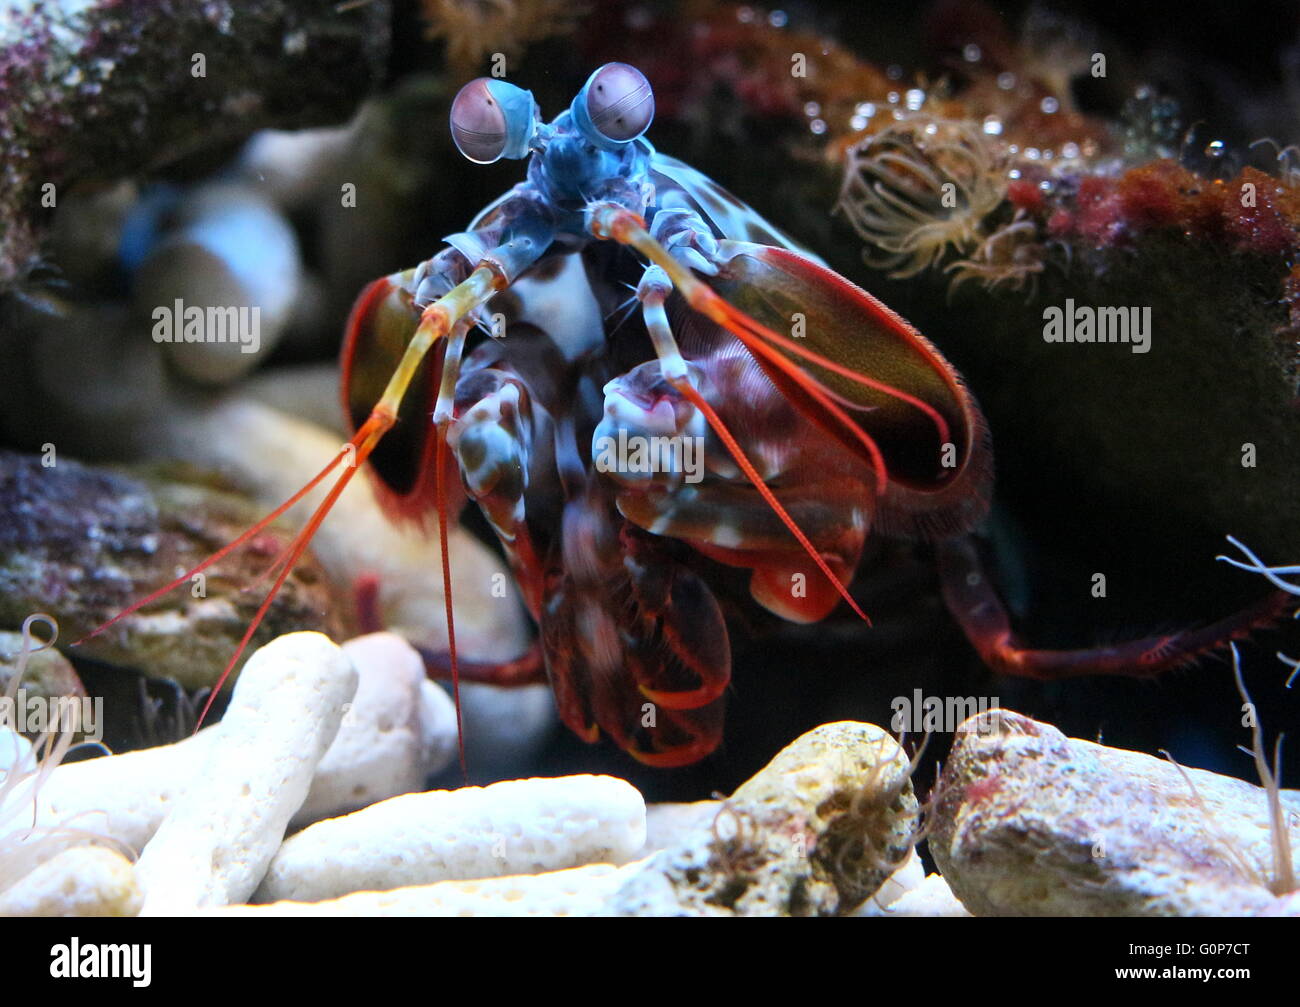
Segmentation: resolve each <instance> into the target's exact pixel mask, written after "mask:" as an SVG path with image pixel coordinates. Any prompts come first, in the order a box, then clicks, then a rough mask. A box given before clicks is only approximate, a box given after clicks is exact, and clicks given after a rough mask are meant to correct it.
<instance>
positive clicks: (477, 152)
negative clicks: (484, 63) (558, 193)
mask: <svg viewBox="0 0 1300 1007" xmlns="http://www.w3.org/2000/svg"><path fill="white" fill-rule="evenodd" d="M536 121H537V120H536V105H535V104H534V103H533V96H532V95H531V94H529V93H528V92H527V91H524V90H523V89H521V88H517V87H515V86H514V85H513V84H508V83H506V82H505V81H504V80H493V79H492V78H490V77H479V78H478V79H477V80H472V81H470V82H469V83H468V84H466V85H465V86H464V87H462V88H461V89H460V93H459V94H457V95H456V100H455V101H453V102H452V103H451V138H452V140H454V141H455V143H456V149H457V150H459V151H460V152H461V153H462V154H464V155H465V156H466V157H467V158H469V160H471V161H473V162H475V163H476V164H491V163H492V162H493V161H499V160H500V159H501V158H503V157H510V158H520V157H526V156H527V155H528V151H529V146H528V145H529V143H530V142H531V140H532V138H533V133H534V131H535V129H536Z"/></svg>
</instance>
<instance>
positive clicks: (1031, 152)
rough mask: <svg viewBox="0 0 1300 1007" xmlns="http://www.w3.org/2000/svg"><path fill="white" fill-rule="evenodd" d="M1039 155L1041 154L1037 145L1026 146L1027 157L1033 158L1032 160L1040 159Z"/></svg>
mask: <svg viewBox="0 0 1300 1007" xmlns="http://www.w3.org/2000/svg"><path fill="white" fill-rule="evenodd" d="M1038 156H1039V155H1038V148H1037V147H1026V148H1025V157H1027V158H1028V159H1029V160H1031V161H1037V160H1038Z"/></svg>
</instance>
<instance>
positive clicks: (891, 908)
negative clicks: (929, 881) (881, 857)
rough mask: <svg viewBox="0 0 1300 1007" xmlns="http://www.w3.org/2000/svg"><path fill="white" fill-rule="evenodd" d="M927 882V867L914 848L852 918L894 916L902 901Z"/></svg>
mask: <svg viewBox="0 0 1300 1007" xmlns="http://www.w3.org/2000/svg"><path fill="white" fill-rule="evenodd" d="M924 882H925V866H924V865H923V864H922V863H921V858H920V857H919V856H918V855H917V852H916V848H915V847H913V848H912V849H911V850H910V851H909V852H908V854H907V859H906V860H904V861H903V864H902V866H901V867H899V868H898V870H896V871H894V873H893V874H891V875H890V876H889V877H887V878H886V879H885V880H884V882H883V883H882V884H881V886H880V889H879V890H878V891H877V892H876V894H875V895H873V896H871V898H869V899H867V901H866V902H864V903H862V905H860V906H859V907H858V908H857V909H856V910H855V911H854V912H852V913H850V914H849V915H850V916H893V915H895V907H896V906H897V905H898V902H899V900H900V899H902V898H903V897H904V896H906V895H908V894H909V893H910V892H912V891H913V890H915V889H916V888H918V887H920V886H921V885H922V884H923V883H924Z"/></svg>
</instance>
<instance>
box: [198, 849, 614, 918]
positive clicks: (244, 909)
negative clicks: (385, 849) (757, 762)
mask: <svg viewBox="0 0 1300 1007" xmlns="http://www.w3.org/2000/svg"><path fill="white" fill-rule="evenodd" d="M639 867H640V862H636V863H632V864H628V865H626V866H623V867H615V866H614V865H613V864H587V865H585V866H583V867H574V868H570V869H569V870H564V871H552V872H549V873H545V874H524V875H518V876H512V877H505V878H485V879H481V880H476V881H442V882H439V883H437V884H432V885H417V886H409V887H406V888H394V889H392V890H391V891H385V892H356V893H354V894H352V895H345V896H343V897H342V898H337V899H327V900H325V901H323V902H272V903H270V904H269V905H261V906H225V907H222V908H220V909H211V910H205V911H203V913H202V915H205V916H208V915H212V916H547V917H551V916H599V915H600V914H601V913H602V912H603V911H604V908H605V905H606V904H607V903H608V901H609V899H610V898H611V897H612V895H613V893H614V891H615V890H616V889H617V888H618V886H619V885H620V884H622V883H623V881H624V880H625V879H626V878H627V877H628V876H629V875H630V874H631V873H632V872H634V871H636V870H637V869H638V868H639Z"/></svg>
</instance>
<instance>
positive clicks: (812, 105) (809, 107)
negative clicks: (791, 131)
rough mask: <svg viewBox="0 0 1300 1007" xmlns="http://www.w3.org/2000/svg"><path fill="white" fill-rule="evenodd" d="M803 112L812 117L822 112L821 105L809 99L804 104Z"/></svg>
mask: <svg viewBox="0 0 1300 1007" xmlns="http://www.w3.org/2000/svg"><path fill="white" fill-rule="evenodd" d="M803 114H804V115H806V116H808V118H810V119H812V118H814V117H816V116H819V115H821V114H822V107H821V105H819V104H817V102H815V101H810V102H808V104H806V105H804V107H803Z"/></svg>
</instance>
